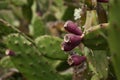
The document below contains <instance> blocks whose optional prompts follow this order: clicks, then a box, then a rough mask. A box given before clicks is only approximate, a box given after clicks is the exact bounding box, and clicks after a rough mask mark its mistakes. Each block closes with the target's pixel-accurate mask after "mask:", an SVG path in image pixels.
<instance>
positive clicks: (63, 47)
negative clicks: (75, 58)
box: [61, 42, 76, 51]
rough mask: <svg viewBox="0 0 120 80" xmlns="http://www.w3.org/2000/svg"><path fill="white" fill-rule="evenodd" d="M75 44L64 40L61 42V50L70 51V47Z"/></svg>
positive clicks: (72, 47)
mask: <svg viewBox="0 0 120 80" xmlns="http://www.w3.org/2000/svg"><path fill="white" fill-rule="evenodd" d="M75 47H76V46H74V45H72V44H70V43H66V42H62V44H61V49H62V50H63V51H71V50H72V49H74V48H75Z"/></svg>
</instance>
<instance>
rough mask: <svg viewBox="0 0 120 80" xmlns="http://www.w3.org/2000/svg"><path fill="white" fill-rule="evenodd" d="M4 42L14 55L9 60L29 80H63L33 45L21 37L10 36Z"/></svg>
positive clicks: (17, 35)
mask: <svg viewBox="0 0 120 80" xmlns="http://www.w3.org/2000/svg"><path fill="white" fill-rule="evenodd" d="M6 42H7V46H8V47H9V48H10V49H11V50H12V51H14V53H15V55H14V56H10V60H11V61H12V62H13V64H14V65H15V67H16V68H17V69H18V70H19V71H20V72H21V73H23V74H24V75H25V77H27V78H28V79H29V80H38V79H42V80H50V79H52V80H56V79H58V80H59V79H60V80H64V79H63V78H62V77H61V76H60V75H59V74H56V73H55V70H54V69H53V68H52V67H50V66H49V65H50V64H49V62H47V61H45V59H44V57H43V55H42V54H38V53H37V52H36V51H35V48H34V47H33V45H32V44H31V43H30V42H29V41H27V40H26V39H25V38H24V37H22V36H21V35H19V34H11V35H9V36H8V37H6ZM43 75H46V76H47V77H45V76H43Z"/></svg>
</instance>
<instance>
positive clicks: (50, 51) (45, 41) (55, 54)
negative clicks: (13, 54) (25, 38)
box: [35, 35, 67, 60]
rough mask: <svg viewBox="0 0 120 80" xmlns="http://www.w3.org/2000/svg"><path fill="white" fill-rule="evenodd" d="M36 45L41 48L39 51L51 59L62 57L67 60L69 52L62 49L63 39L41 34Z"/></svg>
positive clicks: (61, 58)
mask: <svg viewBox="0 0 120 80" xmlns="http://www.w3.org/2000/svg"><path fill="white" fill-rule="evenodd" d="M35 42H36V45H37V46H38V48H39V51H40V52H41V53H42V54H43V55H44V56H46V57H49V58H51V59H60V60H66V59H67V54H65V52H64V51H62V50H61V48H60V44H61V42H62V40H61V39H60V38H58V37H53V36H48V35H45V36H41V37H38V38H37V39H36V40H35Z"/></svg>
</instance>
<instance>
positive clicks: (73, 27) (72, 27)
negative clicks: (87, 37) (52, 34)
mask: <svg viewBox="0 0 120 80" xmlns="http://www.w3.org/2000/svg"><path fill="white" fill-rule="evenodd" d="M64 28H65V30H66V31H68V32H69V33H73V34H76V35H82V31H81V30H80V29H79V28H78V26H77V24H75V23H74V22H72V21H70V20H68V21H66V22H65V24H64Z"/></svg>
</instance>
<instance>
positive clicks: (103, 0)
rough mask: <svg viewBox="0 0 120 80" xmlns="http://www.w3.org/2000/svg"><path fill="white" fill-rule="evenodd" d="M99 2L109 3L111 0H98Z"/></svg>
mask: <svg viewBox="0 0 120 80" xmlns="http://www.w3.org/2000/svg"><path fill="white" fill-rule="evenodd" d="M97 2H103V3H107V2H109V0H97Z"/></svg>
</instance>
